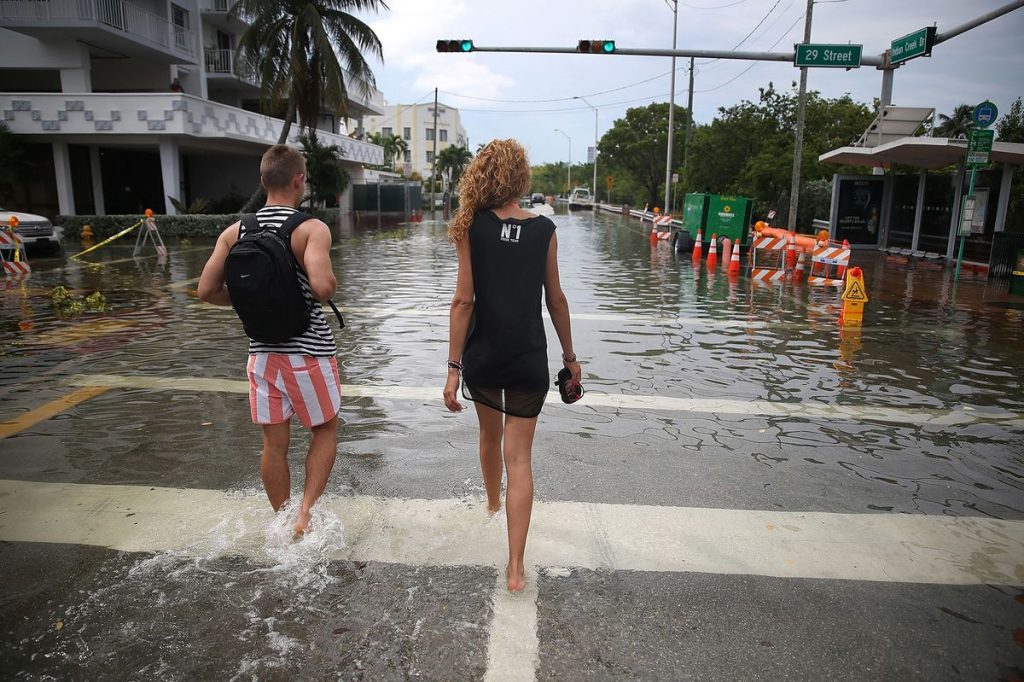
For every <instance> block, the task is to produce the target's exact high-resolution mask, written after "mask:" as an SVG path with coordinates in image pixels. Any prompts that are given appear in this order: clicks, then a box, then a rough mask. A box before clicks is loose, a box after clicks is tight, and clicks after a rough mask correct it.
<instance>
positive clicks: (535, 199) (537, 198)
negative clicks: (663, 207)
mask: <svg viewBox="0 0 1024 682" xmlns="http://www.w3.org/2000/svg"><path fill="white" fill-rule="evenodd" d="M530 203H531V204H543V203H546V199H544V195H543V194H541V193H540V192H534V193H533V194H532V195H531V196H530Z"/></svg>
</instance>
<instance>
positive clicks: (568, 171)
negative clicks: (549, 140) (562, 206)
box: [555, 128, 572, 198]
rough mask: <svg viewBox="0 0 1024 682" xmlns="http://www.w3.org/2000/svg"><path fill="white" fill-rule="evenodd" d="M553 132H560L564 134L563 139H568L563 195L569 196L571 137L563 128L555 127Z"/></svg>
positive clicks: (570, 188) (570, 189)
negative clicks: (567, 163) (567, 161)
mask: <svg viewBox="0 0 1024 682" xmlns="http://www.w3.org/2000/svg"><path fill="white" fill-rule="evenodd" d="M555 132H556V133H562V134H563V135H565V139H567V140H569V165H567V166H566V167H565V196H566V198H569V192H571V191H572V138H571V137H569V133H567V132H565V131H564V130H559V129H558V128H555Z"/></svg>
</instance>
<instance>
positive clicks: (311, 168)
mask: <svg viewBox="0 0 1024 682" xmlns="http://www.w3.org/2000/svg"><path fill="white" fill-rule="evenodd" d="M299 144H300V145H302V155H303V156H305V157H306V174H307V175H308V176H309V198H310V201H311V202H313V203H314V204H316V203H319V204H321V205H322V206H326V205H327V202H328V201H329V200H336V199H337V198H338V195H340V194H341V193H342V192H344V191H345V188H346V187H348V183H349V180H350V176H349V174H348V171H346V170H345V169H344V168H343V167H342V165H341V160H342V158H344V156H345V151H344V150H343V149H342V148H341V147H339V146H338V145H336V144H322V143H321V142H320V139H319V138H318V137H317V136H316V128H310V129H309V132H308V133H306V134H302V135H299Z"/></svg>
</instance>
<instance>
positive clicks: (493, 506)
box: [487, 500, 501, 516]
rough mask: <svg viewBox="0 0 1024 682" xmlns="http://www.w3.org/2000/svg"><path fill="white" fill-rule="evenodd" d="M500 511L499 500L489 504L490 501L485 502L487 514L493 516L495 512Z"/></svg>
mask: <svg viewBox="0 0 1024 682" xmlns="http://www.w3.org/2000/svg"><path fill="white" fill-rule="evenodd" d="M500 511H501V500H498V501H497V502H495V503H494V504H491V503H490V501H488V502H487V514H488V515H489V516H494V515H495V514H497V513H498V512H500Z"/></svg>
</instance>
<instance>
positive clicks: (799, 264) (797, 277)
mask: <svg viewBox="0 0 1024 682" xmlns="http://www.w3.org/2000/svg"><path fill="white" fill-rule="evenodd" d="M806 262H807V254H806V253H805V252H803V251H801V252H800V258H798V259H797V261H796V271H795V272H794V273H793V281H794V282H802V281H803V279H804V272H805V265H804V264H805V263H806Z"/></svg>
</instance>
